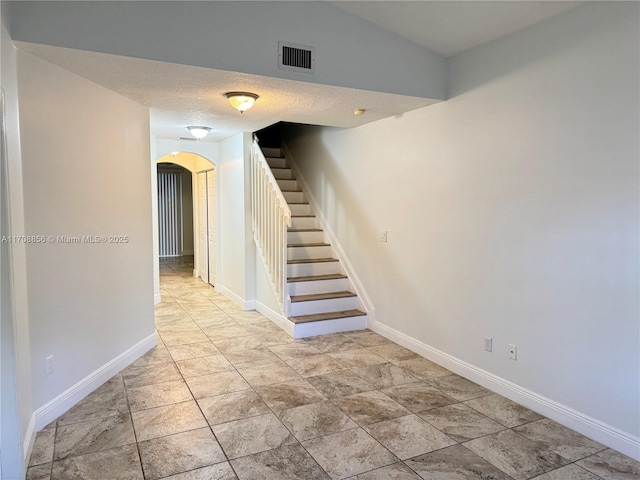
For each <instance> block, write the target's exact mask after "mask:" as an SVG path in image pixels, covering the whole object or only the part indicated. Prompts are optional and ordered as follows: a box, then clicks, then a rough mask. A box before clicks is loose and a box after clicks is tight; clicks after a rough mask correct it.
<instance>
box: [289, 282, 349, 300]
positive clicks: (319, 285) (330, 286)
mask: <svg viewBox="0 0 640 480" xmlns="http://www.w3.org/2000/svg"><path fill="white" fill-rule="evenodd" d="M287 288H288V291H289V295H291V296H293V295H312V294H314V293H329V292H343V291H345V290H348V289H349V281H348V280H347V279H346V278H337V279H334V280H313V281H311V282H291V283H288V284H287Z"/></svg>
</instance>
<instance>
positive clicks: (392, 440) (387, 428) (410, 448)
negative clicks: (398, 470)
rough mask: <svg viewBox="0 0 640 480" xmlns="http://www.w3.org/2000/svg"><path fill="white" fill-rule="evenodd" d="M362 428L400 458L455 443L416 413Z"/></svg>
mask: <svg viewBox="0 0 640 480" xmlns="http://www.w3.org/2000/svg"><path fill="white" fill-rule="evenodd" d="M362 428H363V429H364V430H365V431H366V432H368V433H369V435H371V436H372V437H373V438H375V439H376V440H378V441H379V442H380V443H381V444H382V445H384V446H385V447H386V448H387V449H388V450H389V451H390V452H391V453H393V454H394V455H395V456H396V457H398V458H400V459H401V460H406V459H408V458H411V457H415V456H418V455H423V454H425V453H429V452H432V451H434V450H440V449H441V448H445V447H449V446H451V445H455V443H456V442H455V441H454V440H452V439H450V438H449V437H447V436H446V435H445V434H444V433H442V432H441V431H440V430H438V429H437V428H435V427H433V426H431V425H429V424H428V423H427V422H425V421H424V420H422V419H421V418H420V417H418V416H416V415H407V416H405V417H399V418H394V419H392V420H386V421H384V422H380V423H374V424H373V425H369V426H364V427H362Z"/></svg>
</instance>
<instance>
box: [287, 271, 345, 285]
mask: <svg viewBox="0 0 640 480" xmlns="http://www.w3.org/2000/svg"><path fill="white" fill-rule="evenodd" d="M343 278H347V276H346V275H343V274H341V273H330V274H328V275H308V276H306V277H291V278H287V282H288V283H296V282H315V281H317V280H342V279H343Z"/></svg>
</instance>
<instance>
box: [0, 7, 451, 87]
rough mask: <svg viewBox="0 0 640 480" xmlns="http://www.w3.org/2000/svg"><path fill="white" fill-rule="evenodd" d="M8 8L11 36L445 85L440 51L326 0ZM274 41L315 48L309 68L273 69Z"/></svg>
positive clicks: (245, 67)
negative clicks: (387, 29) (312, 66)
mask: <svg viewBox="0 0 640 480" xmlns="http://www.w3.org/2000/svg"><path fill="white" fill-rule="evenodd" d="M8 11H9V16H8V18H9V19H10V27H11V34H12V37H13V38H14V39H15V40H16V41H17V40H21V41H25V42H32V43H43V44H47V45H57V46H62V47H68V48H76V49H80V50H89V51H97V52H102V53H112V54H115V55H125V56H129V57H136V58H146V59H152V60H160V61H165V62H172V63H179V64H183V65H195V66H201V67H209V68H216V69H221V70H229V71H234V72H244V73H252V74H256V75H265V76H269V77H275V78H286V79H291V80H299V81H303V82H312V83H320V84H325V85H335V86H342V87H349V88H358V89H361V90H373V91H380V92H388V93H397V94H403V95H411V96H418V97H426V98H435V99H444V98H446V93H447V91H446V64H445V60H444V59H443V58H442V57H440V56H439V55H437V54H435V53H432V52H429V51H427V50H425V49H423V48H421V47H418V46H417V45H415V44H414V43H412V42H409V41H408V40H405V39H403V38H401V37H399V36H397V35H395V34H393V33H390V32H388V31H386V30H384V29H382V28H380V27H378V26H376V25H373V24H371V23H369V22H366V21H365V20H362V19H360V18H358V17H356V16H354V15H351V14H350V13H347V12H345V11H344V10H342V9H341V8H339V7H336V6H334V5H331V4H330V3H328V2H279V1H261V2H144V3H142V2H126V3H112V2H55V3H49V2H11V3H10V5H9V8H8ZM87 32H91V34H90V35H88V34H87ZM279 41H287V42H294V43H298V44H302V45H308V46H313V47H315V55H316V59H317V61H316V64H315V73H314V74H309V73H301V72H293V71H288V70H282V69H279V68H278V42H279ZM194 45H206V47H205V48H193V46H194Z"/></svg>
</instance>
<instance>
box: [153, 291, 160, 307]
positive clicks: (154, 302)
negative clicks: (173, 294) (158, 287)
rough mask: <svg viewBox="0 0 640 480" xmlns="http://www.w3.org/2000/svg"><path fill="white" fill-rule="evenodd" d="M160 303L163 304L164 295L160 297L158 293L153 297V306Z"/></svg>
mask: <svg viewBox="0 0 640 480" xmlns="http://www.w3.org/2000/svg"><path fill="white" fill-rule="evenodd" d="M160 302H162V295H160V294H159V293H156V294H155V295H154V296H153V304H154V305H158V304H159V303H160Z"/></svg>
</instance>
